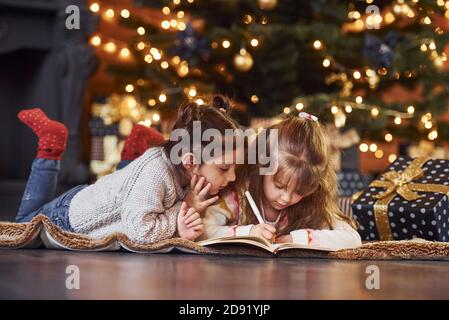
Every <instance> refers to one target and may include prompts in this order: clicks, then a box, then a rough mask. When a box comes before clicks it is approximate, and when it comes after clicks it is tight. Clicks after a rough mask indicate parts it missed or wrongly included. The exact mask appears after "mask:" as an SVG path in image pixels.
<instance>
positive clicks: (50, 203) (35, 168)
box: [16, 158, 130, 232]
mask: <svg viewBox="0 0 449 320" xmlns="http://www.w3.org/2000/svg"><path fill="white" fill-rule="evenodd" d="M122 162H123V163H122ZM122 162H120V163H119V166H120V168H124V167H125V166H126V165H128V163H129V162H130V161H122ZM59 170H60V161H59V160H48V159H40V158H36V159H34V160H33V164H32V165H31V173H30V176H29V178H28V182H27V185H26V187H25V191H24V193H23V196H22V201H21V202H20V207H19V211H18V213H17V216H16V221H17V222H28V221H31V219H33V218H34V217H35V216H37V215H38V214H43V215H45V216H47V217H48V218H49V219H50V221H51V222H53V223H54V224H55V225H57V226H59V227H60V228H61V229H63V230H66V231H70V232H73V231H74V230H73V228H72V226H71V225H70V221H69V207H70V202H71V201H72V199H73V197H74V196H75V195H76V194H77V193H78V192H79V191H81V190H82V189H84V188H85V187H87V185H79V186H76V187H74V188H72V189H70V190H69V191H67V192H65V193H63V194H62V195H60V196H59V197H57V198H54V196H55V192H56V186H57V182H58V173H59Z"/></svg>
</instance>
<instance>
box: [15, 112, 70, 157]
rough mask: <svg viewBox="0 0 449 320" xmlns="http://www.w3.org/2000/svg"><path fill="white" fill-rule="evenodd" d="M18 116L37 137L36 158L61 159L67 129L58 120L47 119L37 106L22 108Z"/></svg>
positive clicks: (65, 142)
mask: <svg viewBox="0 0 449 320" xmlns="http://www.w3.org/2000/svg"><path fill="white" fill-rule="evenodd" d="M18 117H19V119H20V121H22V122H23V123H25V124H26V125H27V126H28V127H30V128H31V129H32V130H33V131H34V133H35V134H36V135H37V137H38V138H39V142H38V147H37V156H36V157H37V158H44V159H50V160H61V158H62V154H63V153H64V151H65V148H66V147H67V136H68V130H67V128H66V126H65V125H63V124H62V123H60V122H57V121H53V120H50V119H48V117H47V115H46V114H45V113H44V112H43V111H42V110H41V109H39V108H35V109H28V110H22V111H20V112H19V114H18Z"/></svg>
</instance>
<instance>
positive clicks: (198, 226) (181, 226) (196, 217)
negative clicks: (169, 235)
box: [177, 202, 204, 241]
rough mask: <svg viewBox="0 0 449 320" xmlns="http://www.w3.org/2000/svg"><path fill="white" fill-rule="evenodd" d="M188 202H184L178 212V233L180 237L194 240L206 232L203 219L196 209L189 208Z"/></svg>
mask: <svg viewBox="0 0 449 320" xmlns="http://www.w3.org/2000/svg"><path fill="white" fill-rule="evenodd" d="M187 209H188V205H187V203H185V202H183V203H182V205H181V209H180V210H179V214H178V221H177V226H178V234H179V237H180V238H183V239H187V240H190V241H194V240H195V239H196V238H198V237H199V236H200V235H202V234H203V232H204V224H203V220H202V219H201V217H200V214H199V213H198V212H196V211H195V209H193V208H190V209H188V210H187Z"/></svg>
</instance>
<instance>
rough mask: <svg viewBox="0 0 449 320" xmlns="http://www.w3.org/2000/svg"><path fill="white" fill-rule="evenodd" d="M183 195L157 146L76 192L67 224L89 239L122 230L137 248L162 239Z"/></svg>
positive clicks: (168, 233)
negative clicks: (139, 244) (136, 244)
mask: <svg viewBox="0 0 449 320" xmlns="http://www.w3.org/2000/svg"><path fill="white" fill-rule="evenodd" d="M186 191H187V188H183V187H182V186H181V184H180V182H179V181H177V176H176V173H175V168H174V166H173V164H172V163H171V162H170V160H169V159H168V158H167V157H166V155H165V153H164V152H163V150H162V148H151V149H149V150H147V151H146V152H145V153H144V154H143V155H142V156H140V157H139V158H137V159H136V160H134V161H132V162H131V163H130V164H129V165H128V166H126V167H125V168H123V169H121V170H118V171H116V172H114V173H111V174H109V175H107V176H105V177H102V178H101V179H99V180H98V181H97V182H95V183H94V184H92V185H90V186H88V187H86V188H84V189H83V190H81V191H80V192H78V193H77V194H76V195H75V197H74V198H73V199H72V201H71V203H70V208H69V220H70V224H71V226H72V228H73V229H74V230H75V231H76V232H78V233H81V234H85V235H88V236H91V237H93V238H101V237H104V236H107V235H109V234H111V233H113V232H122V233H124V234H126V235H127V236H128V237H129V238H130V239H131V240H132V241H135V242H137V243H141V244H145V243H153V242H156V241H159V240H163V239H168V238H171V237H173V235H174V234H175V232H176V220H177V215H178V212H179V209H180V207H181V200H182V199H183V198H184V196H185V194H186Z"/></svg>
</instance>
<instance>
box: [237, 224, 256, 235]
mask: <svg viewBox="0 0 449 320" xmlns="http://www.w3.org/2000/svg"><path fill="white" fill-rule="evenodd" d="M252 227H253V225H252V224H250V225H247V226H239V227H237V228H235V235H236V236H249V234H250V232H251V228H252Z"/></svg>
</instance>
